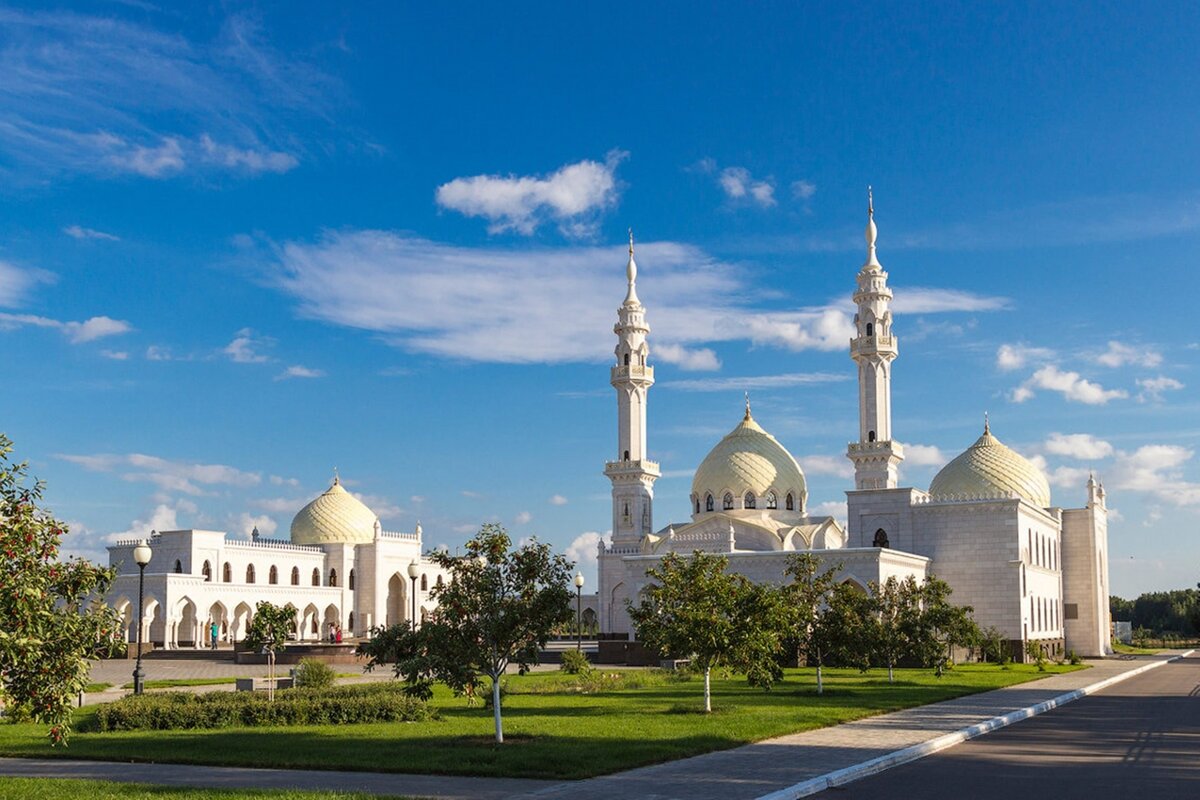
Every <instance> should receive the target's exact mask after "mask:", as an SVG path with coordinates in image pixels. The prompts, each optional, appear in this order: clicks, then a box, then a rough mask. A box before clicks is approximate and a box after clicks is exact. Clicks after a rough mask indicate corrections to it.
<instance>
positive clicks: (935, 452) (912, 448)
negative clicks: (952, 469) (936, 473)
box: [901, 442, 950, 467]
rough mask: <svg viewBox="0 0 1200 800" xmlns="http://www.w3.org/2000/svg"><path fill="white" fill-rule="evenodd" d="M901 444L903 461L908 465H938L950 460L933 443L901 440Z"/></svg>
mask: <svg viewBox="0 0 1200 800" xmlns="http://www.w3.org/2000/svg"><path fill="white" fill-rule="evenodd" d="M901 446H903V447H904V463H905V464H908V465H910V466H914V467H940V466H941V465H942V464H945V463H946V462H947V461H949V460H950V459H948V458H947V457H946V455H945V454H944V453H943V452H942V451H941V449H940V448H938V447H936V446H935V445H930V444H909V443H907V442H902V443H901Z"/></svg>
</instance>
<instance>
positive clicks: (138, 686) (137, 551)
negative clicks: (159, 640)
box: [133, 539, 152, 694]
mask: <svg viewBox="0 0 1200 800" xmlns="http://www.w3.org/2000/svg"><path fill="white" fill-rule="evenodd" d="M151 555H152V553H151V551H150V545H148V544H146V540H145V539H142V540H141V541H140V542H138V545H137V547H135V548H133V560H134V561H135V562H137V565H138V619H137V666H135V667H134V668H133V693H134V694H141V693H142V689H143V688H145V682H146V673H145V672H143V671H142V624H143V622H144V619H145V618H144V616H143V615H144V614H145V611H143V610H142V604H143V602H144V601H145V596H146V565H147V564H149V563H150V556H151Z"/></svg>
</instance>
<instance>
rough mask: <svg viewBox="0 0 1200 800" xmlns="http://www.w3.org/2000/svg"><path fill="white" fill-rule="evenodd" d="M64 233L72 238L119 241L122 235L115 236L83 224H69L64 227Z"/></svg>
mask: <svg viewBox="0 0 1200 800" xmlns="http://www.w3.org/2000/svg"><path fill="white" fill-rule="evenodd" d="M63 233H65V234H66V235H67V236H70V237H71V238H72V239H100V240H102V241H106V242H119V241H121V237H120V236H115V235H114V234H111V233H105V232H104V231H98V230H95V229H93V228H84V227H83V226H81V225H68V226H67V227H65V228H63Z"/></svg>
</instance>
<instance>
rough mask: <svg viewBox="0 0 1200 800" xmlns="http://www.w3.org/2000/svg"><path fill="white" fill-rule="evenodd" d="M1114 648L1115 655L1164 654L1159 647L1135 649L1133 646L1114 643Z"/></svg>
mask: <svg viewBox="0 0 1200 800" xmlns="http://www.w3.org/2000/svg"><path fill="white" fill-rule="evenodd" d="M1112 648H1113V652H1114V653H1121V654H1123V655H1127V656H1153V655H1157V654H1158V653H1160V652H1162V648H1159V647H1134V646H1133V645H1131V644H1124V643H1122V642H1113V643H1112Z"/></svg>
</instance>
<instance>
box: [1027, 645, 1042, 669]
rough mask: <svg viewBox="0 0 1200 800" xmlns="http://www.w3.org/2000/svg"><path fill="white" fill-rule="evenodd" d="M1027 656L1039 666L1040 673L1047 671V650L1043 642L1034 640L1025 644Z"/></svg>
mask: <svg viewBox="0 0 1200 800" xmlns="http://www.w3.org/2000/svg"><path fill="white" fill-rule="evenodd" d="M1025 655H1026V656H1027V657H1029V659H1030V660H1032V661H1033V663H1035V664H1037V668H1038V672H1045V671H1046V648H1045V647H1043V646H1042V643H1041V642H1038V641H1034V640H1032V639H1031V640H1029V641H1027V642H1025Z"/></svg>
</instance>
